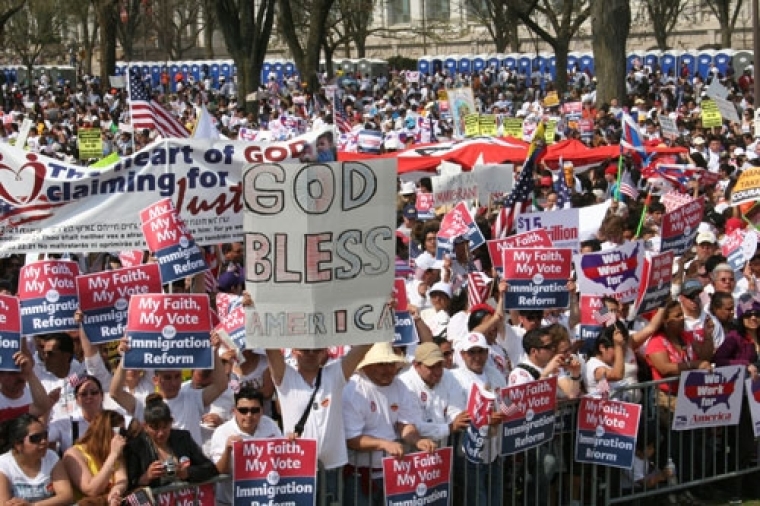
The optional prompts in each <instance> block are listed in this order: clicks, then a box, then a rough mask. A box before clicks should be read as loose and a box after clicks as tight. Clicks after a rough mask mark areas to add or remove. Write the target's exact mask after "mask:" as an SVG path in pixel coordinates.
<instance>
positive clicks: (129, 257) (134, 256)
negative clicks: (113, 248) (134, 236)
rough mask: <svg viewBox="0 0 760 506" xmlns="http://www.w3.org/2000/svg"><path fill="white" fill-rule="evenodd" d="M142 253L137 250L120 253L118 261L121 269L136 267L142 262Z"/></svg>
mask: <svg viewBox="0 0 760 506" xmlns="http://www.w3.org/2000/svg"><path fill="white" fill-rule="evenodd" d="M143 254H144V253H143V251H142V250H139V249H135V250H131V251H120V252H119V260H121V265H122V267H137V266H138V265H140V264H141V263H142V261H143Z"/></svg>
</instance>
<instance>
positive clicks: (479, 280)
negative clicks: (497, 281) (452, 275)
mask: <svg viewBox="0 0 760 506" xmlns="http://www.w3.org/2000/svg"><path fill="white" fill-rule="evenodd" d="M491 281H493V279H491V278H489V277H488V276H487V275H486V273H485V272H470V273H469V274H467V302H468V303H469V306H468V307H475V306H477V305H478V304H482V303H484V302H485V301H486V300H488V294H489V293H490V288H491Z"/></svg>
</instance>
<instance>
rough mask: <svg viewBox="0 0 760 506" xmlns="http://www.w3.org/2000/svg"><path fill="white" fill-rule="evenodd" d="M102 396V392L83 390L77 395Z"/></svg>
mask: <svg viewBox="0 0 760 506" xmlns="http://www.w3.org/2000/svg"><path fill="white" fill-rule="evenodd" d="M100 394H101V391H100V390H82V391H80V392H79V393H78V394H77V395H78V396H79V397H97V396H98V395H100Z"/></svg>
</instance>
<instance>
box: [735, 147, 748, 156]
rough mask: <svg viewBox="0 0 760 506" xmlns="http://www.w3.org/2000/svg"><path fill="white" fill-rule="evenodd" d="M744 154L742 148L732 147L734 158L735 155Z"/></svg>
mask: <svg viewBox="0 0 760 506" xmlns="http://www.w3.org/2000/svg"><path fill="white" fill-rule="evenodd" d="M746 154H747V153H746V152H745V151H744V149H743V148H734V158H736V157H737V156H744V155H746Z"/></svg>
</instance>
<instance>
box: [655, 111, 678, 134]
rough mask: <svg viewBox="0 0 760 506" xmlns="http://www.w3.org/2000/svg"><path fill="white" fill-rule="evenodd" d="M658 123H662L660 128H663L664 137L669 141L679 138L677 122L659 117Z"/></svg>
mask: <svg viewBox="0 0 760 506" xmlns="http://www.w3.org/2000/svg"><path fill="white" fill-rule="evenodd" d="M657 118H658V121H659V122H660V128H662V135H663V137H665V138H667V139H677V138H678V126H677V125H676V120H674V119H673V118H670V117H668V116H665V115H658V116H657Z"/></svg>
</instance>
